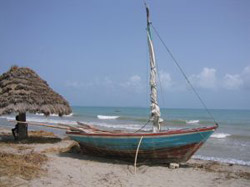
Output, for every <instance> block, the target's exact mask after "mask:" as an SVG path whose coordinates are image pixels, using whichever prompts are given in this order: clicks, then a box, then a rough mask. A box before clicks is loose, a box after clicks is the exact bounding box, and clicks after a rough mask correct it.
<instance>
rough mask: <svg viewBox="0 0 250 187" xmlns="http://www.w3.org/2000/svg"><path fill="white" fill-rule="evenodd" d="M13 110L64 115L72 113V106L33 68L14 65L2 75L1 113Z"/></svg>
mask: <svg viewBox="0 0 250 187" xmlns="http://www.w3.org/2000/svg"><path fill="white" fill-rule="evenodd" d="M12 112H16V113H26V112H30V113H37V112H39V113H43V114H45V115H50V114H59V115H60V116H62V115H67V114H70V113H71V108H70V106H69V103H68V102H67V101H66V100H65V99H64V98H63V97H62V96H61V95H59V94H58V93H56V92H55V91H53V90H52V89H51V88H50V87H49V85H48V83H47V82H46V81H44V80H42V79H41V78H40V77H39V76H38V75H37V74H36V73H35V72H34V71H33V70H31V69H29V68H22V67H20V68H19V67H17V66H13V67H12V68H11V69H10V70H9V71H8V72H6V73H3V74H2V75H1V76H0V115H3V114H9V113H12Z"/></svg>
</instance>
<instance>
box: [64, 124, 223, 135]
mask: <svg viewBox="0 0 250 187" xmlns="http://www.w3.org/2000/svg"><path fill="white" fill-rule="evenodd" d="M217 128H218V125H214V126H212V127H198V128H188V129H187V128H185V129H178V130H168V131H162V132H157V133H152V132H150V133H133V132H131V133H127V132H126V133H124V132H122V133H117V132H115V133H112V131H110V132H102V133H100V132H92V133H86V132H80V131H66V134H69V135H83V136H112V137H119V136H131V137H133V136H134V137H141V136H164V135H178V134H188V133H193V132H206V131H212V130H213V131H215V130H216V129H217Z"/></svg>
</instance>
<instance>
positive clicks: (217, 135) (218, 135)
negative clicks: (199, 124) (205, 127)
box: [211, 133, 231, 138]
mask: <svg viewBox="0 0 250 187" xmlns="http://www.w3.org/2000/svg"><path fill="white" fill-rule="evenodd" d="M228 136H231V134H227V133H214V134H212V135H211V137H212V138H226V137H228Z"/></svg>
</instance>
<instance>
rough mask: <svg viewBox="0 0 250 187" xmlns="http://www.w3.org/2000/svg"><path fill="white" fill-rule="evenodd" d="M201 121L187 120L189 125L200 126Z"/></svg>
mask: <svg viewBox="0 0 250 187" xmlns="http://www.w3.org/2000/svg"><path fill="white" fill-rule="evenodd" d="M199 122H200V120H186V123H187V124H198V123H199Z"/></svg>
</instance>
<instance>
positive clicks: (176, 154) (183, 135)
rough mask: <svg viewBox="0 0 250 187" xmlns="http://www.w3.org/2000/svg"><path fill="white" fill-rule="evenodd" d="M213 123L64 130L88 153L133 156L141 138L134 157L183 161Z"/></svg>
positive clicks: (207, 132)
mask: <svg viewBox="0 0 250 187" xmlns="http://www.w3.org/2000/svg"><path fill="white" fill-rule="evenodd" d="M216 128H217V126H214V127H208V128H206V127H205V128H197V129H191V130H176V131H165V132H161V133H137V134H133V133H116V134H109V133H103V134H89V133H76V132H72V131H71V132H67V134H68V135H69V137H70V138H71V139H73V140H75V141H77V142H79V144H80V145H81V148H82V150H83V151H84V152H85V153H88V154H94V155H99V156H107V157H117V158H125V159H134V157H135V153H136V149H137V147H138V144H139V141H140V139H141V138H142V141H141V144H140V147H139V154H138V159H139V160H140V159H141V160H158V161H159V160H160V161H163V162H185V161H187V160H188V159H189V158H190V157H191V156H192V155H193V154H194V153H195V152H196V151H197V150H198V149H199V148H200V147H201V145H203V143H205V141H206V140H207V139H208V138H209V137H210V136H211V134H212V133H213V132H214V131H215V129H216Z"/></svg>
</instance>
